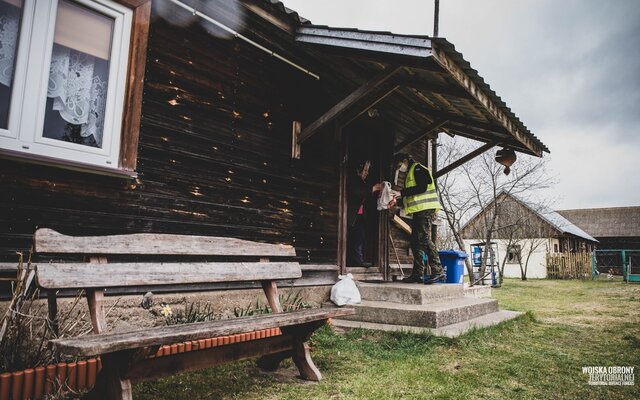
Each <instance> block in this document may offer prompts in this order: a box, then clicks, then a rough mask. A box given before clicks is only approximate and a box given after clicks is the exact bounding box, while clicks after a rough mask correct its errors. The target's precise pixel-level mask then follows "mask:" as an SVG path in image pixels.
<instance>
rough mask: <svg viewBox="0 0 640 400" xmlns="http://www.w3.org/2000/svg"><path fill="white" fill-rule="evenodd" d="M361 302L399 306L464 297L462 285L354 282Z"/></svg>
mask: <svg viewBox="0 0 640 400" xmlns="http://www.w3.org/2000/svg"><path fill="white" fill-rule="evenodd" d="M356 284H357V285H358V289H359V290H360V296H361V297H362V300H369V301H388V302H392V303H399V304H430V303H434V302H437V301H440V300H442V299H450V298H461V297H463V296H464V293H463V288H462V285H456V284H446V283H437V284H434V285H424V284H421V283H401V282H381V283H370V282H356Z"/></svg>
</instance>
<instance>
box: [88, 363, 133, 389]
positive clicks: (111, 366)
mask: <svg viewBox="0 0 640 400" xmlns="http://www.w3.org/2000/svg"><path fill="white" fill-rule="evenodd" d="M131 355H132V353H131V352H122V353H112V354H104V355H102V357H101V358H102V369H101V370H100V373H99V374H98V376H97V377H96V384H95V386H94V387H93V389H91V391H90V392H89V393H87V395H86V396H85V399H91V400H93V399H95V400H98V399H100V400H107V399H108V400H132V399H133V395H132V393H131V381H130V380H129V379H122V378H121V374H122V373H123V371H125V369H126V368H127V366H128V365H129V361H130V360H131Z"/></svg>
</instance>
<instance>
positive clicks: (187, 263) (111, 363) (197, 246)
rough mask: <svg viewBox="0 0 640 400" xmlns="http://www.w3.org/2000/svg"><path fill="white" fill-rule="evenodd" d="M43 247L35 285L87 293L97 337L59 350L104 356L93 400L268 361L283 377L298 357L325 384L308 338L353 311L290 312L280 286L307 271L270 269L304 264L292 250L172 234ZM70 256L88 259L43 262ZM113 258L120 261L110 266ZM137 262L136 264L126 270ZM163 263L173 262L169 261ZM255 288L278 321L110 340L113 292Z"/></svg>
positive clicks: (56, 237) (52, 237)
mask: <svg viewBox="0 0 640 400" xmlns="http://www.w3.org/2000/svg"><path fill="white" fill-rule="evenodd" d="M34 242H35V243H34V248H35V252H36V253H37V256H38V259H39V261H38V262H37V266H36V283H37V285H38V286H39V287H40V288H42V289H45V290H46V291H48V293H50V294H55V292H56V291H57V290H60V289H76V290H79V289H84V290H85V291H86V297H87V301H88V305H89V312H90V315H91V322H92V325H93V332H94V334H93V335H88V336H82V337H76V338H61V339H57V340H53V341H52V343H53V345H54V346H55V347H56V350H57V351H58V352H60V353H63V354H70V355H77V356H83V357H90V356H97V355H101V358H102V370H101V372H100V374H99V376H98V378H97V381H96V385H95V387H94V389H93V390H92V391H91V392H90V393H89V394H88V397H89V398H100V399H104V398H107V399H130V398H132V395H131V383H132V382H136V381H140V380H146V379H154V378H159V377H164V376H169V375H172V374H175V373H177V372H180V371H187V370H194V369H201V368H206V367H211V366H215V365H219V364H223V363H226V362H231V361H236V360H241V359H246V358H251V357H259V356H260V359H259V360H258V366H259V367H261V368H263V369H267V370H275V369H276V368H278V366H279V364H280V362H281V361H282V360H284V359H286V358H292V359H293V361H294V363H295V365H296V366H297V367H298V370H299V371H300V375H301V377H302V378H303V379H306V380H314V381H318V380H320V379H321V374H320V372H319V371H318V369H317V368H316V366H315V365H314V364H313V361H312V359H311V356H310V354H309V348H308V346H307V344H306V342H307V340H308V339H309V337H310V336H311V334H312V333H313V332H314V331H315V330H316V329H318V328H319V327H320V326H322V325H323V324H324V323H325V322H326V321H327V319H329V318H333V317H336V316H343V315H349V314H352V313H353V312H354V311H353V310H352V309H332V308H329V309H306V310H301V311H292V312H286V313H283V312H282V306H281V304H280V302H279V298H278V288H277V286H276V283H275V280H279V279H292V278H299V277H300V276H301V275H302V272H301V270H300V265H299V264H298V263H297V262H291V261H270V260H269V258H268V257H292V256H295V249H294V248H293V247H292V246H288V245H276V244H265V243H256V242H251V241H245V240H239V239H232V238H221V237H206V236H186V235H169V234H132V235H116V236H91V237H71V236H65V235H62V234H60V233H58V232H56V231H53V230H51V229H39V230H37V231H36V233H35V238H34ZM70 255H75V256H78V257H79V256H83V257H86V260H87V261H84V262H58V261H55V262H45V261H44V260H45V259H47V258H48V259H54V258H55V257H56V256H58V258H60V256H64V257H67V258H68V257H69V256H70ZM107 256H109V257H111V258H114V259H117V262H112V263H107ZM194 256H200V257H213V256H224V257H226V258H232V257H238V256H240V257H244V258H246V257H248V256H252V257H256V258H257V259H259V261H251V262H247V261H233V262H232V261H216V262H211V261H202V260H197V261H194ZM144 257H152V258H154V261H140V260H139V259H138V258H144ZM128 258H134V259H136V260H135V261H131V262H127V261H126V259H128ZM123 259H125V261H122V260H123ZM163 259H166V262H162V261H163ZM177 259H178V260H179V259H181V261H176V260H177ZM236 259H237V258H236ZM158 260H160V261H158ZM246 281H260V282H261V283H262V288H263V290H264V293H265V295H266V298H267V300H268V302H269V305H270V306H271V308H272V310H273V312H274V313H273V314H265V315H258V316H250V317H241V318H235V319H226V320H217V321H211V322H199V323H191V324H182V325H172V326H161V327H155V328H146V329H140V330H134V331H129V332H119V333H104V331H105V328H106V320H105V313H104V309H103V300H104V291H105V289H106V288H114V287H130V286H136V287H138V286H149V285H154V286H155V285H189V284H201V283H212V282H246ZM172 287H173V286H172ZM56 308H57V306H56V301H55V295H51V296H49V311H50V313H52V314H55V313H56ZM271 328H279V329H280V331H281V333H282V334H281V335H278V336H272V337H267V338H262V339H257V340H252V341H248V342H243V343H235V344H228V345H224V346H219V347H213V348H206V349H200V350H198V351H191V352H188V353H179V354H171V355H165V356H162V357H154V356H153V355H154V354H156V353H157V352H158V349H159V348H160V347H161V346H163V345H169V344H173V343H179V342H188V341H194V340H201V339H206V338H212V337H220V336H228V335H235V334H241V333H247V332H253V331H256V330H262V329H271Z"/></svg>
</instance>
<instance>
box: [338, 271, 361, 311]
mask: <svg viewBox="0 0 640 400" xmlns="http://www.w3.org/2000/svg"><path fill="white" fill-rule="evenodd" d="M338 279H339V281H338V283H336V284H335V285H333V287H332V288H331V301H332V302H334V303H335V304H336V305H337V306H344V305H345V304H359V303H360V301H361V298H360V291H359V290H358V287H357V286H356V283H355V282H354V281H353V275H351V274H347V275H339V276H338Z"/></svg>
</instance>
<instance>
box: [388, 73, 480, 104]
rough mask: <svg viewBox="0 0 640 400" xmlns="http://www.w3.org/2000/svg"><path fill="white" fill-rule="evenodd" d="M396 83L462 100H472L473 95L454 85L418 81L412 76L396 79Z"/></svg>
mask: <svg viewBox="0 0 640 400" xmlns="http://www.w3.org/2000/svg"><path fill="white" fill-rule="evenodd" d="M395 81H396V82H398V84H399V85H402V86H406V87H408V88H413V89H417V90H420V91H425V92H431V93H437V94H440V95H446V96H452V97H459V98H461V99H467V100H468V99H472V97H471V95H470V94H469V93H468V92H467V91H466V90H464V89H462V88H458V87H455V86H454V85H451V86H447V85H442V84H439V83H435V82H427V81H425V80H422V79H416V78H414V77H411V76H399V77H397V78H395Z"/></svg>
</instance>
